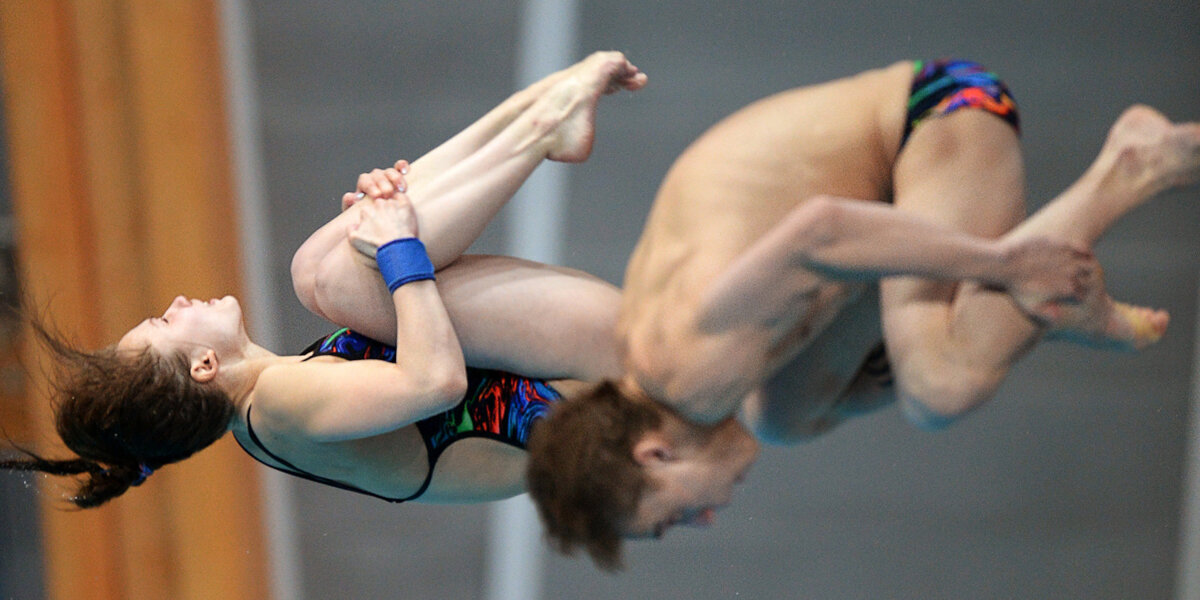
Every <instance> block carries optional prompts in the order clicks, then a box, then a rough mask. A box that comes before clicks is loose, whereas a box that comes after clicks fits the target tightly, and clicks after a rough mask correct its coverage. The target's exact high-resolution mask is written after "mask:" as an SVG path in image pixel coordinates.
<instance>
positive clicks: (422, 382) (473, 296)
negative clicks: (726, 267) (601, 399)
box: [118, 52, 646, 502]
mask: <svg viewBox="0 0 1200 600" xmlns="http://www.w3.org/2000/svg"><path fill="white" fill-rule="evenodd" d="M645 82H646V76H645V75H644V74H642V73H640V72H639V71H638V69H637V68H636V67H635V66H633V65H632V64H630V63H629V62H628V61H627V60H626V59H625V58H624V56H623V55H621V54H620V53H615V52H610V53H597V54H595V55H592V56H591V57H589V58H588V59H586V60H584V61H582V62H581V63H579V64H577V65H575V66H573V67H571V68H568V69H565V70H563V71H561V72H558V73H555V74H552V75H550V76H548V77H547V78H545V79H544V80H542V81H540V82H538V83H536V84H534V85H533V86H531V87H530V88H529V89H526V90H523V91H522V92H518V93H517V94H514V96H513V97H511V98H509V99H508V100H506V101H505V102H503V103H501V105H500V106H498V107H497V108H496V109H494V110H493V111H491V112H490V113H488V114H487V115H485V116H484V117H483V118H481V119H480V120H479V121H477V122H476V123H474V124H472V125H471V126H470V127H468V128H467V129H466V130H464V131H463V132H461V133H459V134H458V135H456V136H455V137H454V138H451V140H449V141H447V142H446V143H445V144H443V145H442V146H439V147H438V148H436V149H434V150H433V151H431V152H430V153H429V154H427V155H425V156H423V157H421V159H419V160H417V161H415V162H414V163H413V164H412V165H408V164H407V163H405V162H403V161H401V162H398V163H397V165H396V166H395V167H396V168H394V169H392V170H388V171H389V172H388V176H389V179H387V184H388V185H389V186H392V187H391V189H388V190H387V191H386V192H380V193H379V194H378V197H372V198H370V199H368V200H366V201H354V200H355V199H351V200H350V201H348V202H347V205H348V207H347V210H345V211H344V212H343V213H342V214H340V215H338V216H337V217H336V218H335V219H333V220H332V221H331V222H330V223H329V224H327V225H326V226H325V227H322V228H321V229H320V230H318V231H317V232H316V233H314V235H313V236H312V237H311V238H310V239H309V240H308V241H307V242H306V243H305V245H304V246H303V247H302V248H301V249H300V250H299V251H298V252H297V254H296V257H295V259H294V261H293V273H294V274H296V275H297V277H296V281H295V282H296V287H297V292H298V293H299V294H300V296H301V299H302V301H304V302H305V303H306V305H307V306H309V307H310V308H312V309H314V311H315V312H317V313H318V314H322V315H324V316H327V317H329V318H337V319H338V321H339V322H340V324H342V325H345V326H350V327H352V328H355V329H358V330H360V331H362V332H364V333H368V334H369V335H371V336H372V337H375V338H376V339H380V340H381V341H394V340H397V339H401V340H404V343H403V344H400V345H399V346H398V348H397V361H396V362H395V363H387V362H382V361H373V360H362V361H346V360H343V359H340V358H337V357H332V356H322V357H317V358H314V359H312V360H308V361H303V360H302V359H303V358H304V357H302V356H296V355H279V354H275V353H273V352H271V351H268V350H266V349H265V348H263V347H261V346H259V345H257V344H255V343H254V342H253V341H252V340H251V339H250V338H249V337H248V336H247V335H246V332H245V328H244V326H243V323H242V314H241V308H240V306H239V305H238V303H237V301H236V300H234V299H233V298H231V297H227V298H224V299H221V300H219V301H207V302H201V301H199V300H189V299H187V298H183V297H180V298H177V299H175V301H173V302H172V304H171V305H170V306H169V307H168V308H167V310H166V311H165V312H164V313H163V315H162V316H161V317H157V318H152V319H148V320H146V321H144V322H142V323H141V324H139V325H138V326H137V327H135V328H134V329H133V330H131V331H130V332H129V333H128V334H126V335H125V336H124V337H123V338H122V340H121V341H120V342H119V344H118V348H119V349H120V350H123V351H130V352H137V351H141V350H143V349H145V348H146V347H151V348H153V349H154V350H155V351H158V352H162V353H173V352H181V353H183V354H184V355H185V356H187V357H188V359H189V363H190V365H191V367H190V369H191V376H192V377H193V378H194V379H195V380H196V381H198V382H200V383H202V384H204V385H215V386H218V387H220V388H221V389H222V390H224V391H225V392H227V393H228V394H229V395H230V397H231V398H232V401H233V403H234V405H235V409H236V411H235V412H236V414H235V417H234V419H233V421H232V423H231V425H230V429H231V431H232V432H233V434H234V436H235V437H237V438H238V440H239V441H240V442H241V443H242V444H243V446H245V447H247V448H250V452H252V453H253V454H254V456H255V457H256V458H258V459H260V460H262V461H264V462H267V463H268V464H276V463H275V461H274V460H273V459H272V458H271V457H269V456H266V455H265V454H264V453H262V452H260V451H259V450H258V449H257V448H255V447H254V445H253V443H252V442H251V441H250V439H249V434H248V429H247V421H248V419H249V418H251V417H248V415H252V419H253V421H252V422H253V427H254V432H255V434H256V435H257V436H258V437H259V438H260V439H261V440H262V442H263V443H264V444H265V445H266V446H267V447H269V448H270V449H271V450H272V452H274V453H275V454H277V455H279V456H282V457H285V458H286V460H288V461H289V462H291V463H293V464H294V465H295V466H297V467H299V468H300V469H303V470H305V471H308V472H309V473H312V474H315V475H318V476H324V477H329V478H333V479H336V480H339V481H342V482H345V483H348V484H351V485H354V486H356V487H358V488H361V489H364V490H367V491H370V492H373V493H375V494H379V495H382V496H387V497H406V496H409V495H411V494H412V493H413V492H414V491H416V490H417V489H418V488H419V487H420V485H421V483H422V482H423V480H424V478H425V476H426V473H427V471H428V463H427V459H426V456H425V445H424V442H423V440H422V439H421V436H420V434H419V432H418V431H417V430H416V427H415V426H413V423H414V422H415V421H417V420H420V419H423V418H425V417H428V416H430V415H433V414H436V413H439V412H443V411H445V410H448V409H450V408H452V407H453V406H455V405H456V404H457V403H458V402H459V401H460V400H461V399H462V397H463V395H464V394H465V392H466V376H465V366H466V364H467V363H466V362H465V360H464V355H465V357H466V360H469V361H470V364H472V365H473V366H478V367H485V368H501V369H505V370H509V371H512V372H517V373H522V374H524V375H526V376H535V377H539V378H547V379H553V380H554V381H552V382H551V385H552V386H553V387H554V388H555V389H557V390H558V391H559V392H560V393H571V392H573V391H574V390H575V389H577V388H578V387H579V386H580V385H581V384H580V383H579V382H578V381H577V380H576V378H579V377H592V378H598V377H602V376H604V374H605V373H606V372H611V371H615V365H616V364H617V360H616V355H615V346H614V345H613V344H612V343H611V333H610V332H611V330H612V323H613V322H614V321H615V315H616V305H617V301H616V300H617V292H616V290H615V288H613V287H612V286H610V285H608V284H606V283H604V282H602V281H600V280H598V279H596V278H594V277H591V276H588V275H585V274H582V273H579V272H576V271H571V270H568V269H560V268H555V267H548V266H545V265H538V264H536V263H531V262H528V261H520V260H516V259H510V258H506V257H460V256H459V254H460V253H461V252H462V251H463V250H465V248H466V247H467V246H469V245H470V243H471V242H472V241H473V240H474V237H475V236H477V235H478V233H479V232H480V231H481V230H482V228H483V226H484V225H486V223H487V221H488V220H489V219H490V218H491V216H492V215H494V214H495V212H496V211H497V210H499V208H500V207H501V206H502V205H503V203H504V202H506V201H507V200H508V198H509V197H511V195H512V193H513V192H515V190H516V189H517V188H518V187H519V186H520V183H521V182H522V181H523V180H524V178H526V177H528V175H529V173H531V172H532V170H533V169H534V168H536V166H537V165H538V164H540V163H541V162H542V161H543V160H545V159H547V158H549V159H553V160H563V161H581V160H584V159H586V158H587V155H588V154H589V153H590V151H591V146H592V141H593V133H592V132H593V131H594V119H595V109H596V103H597V102H598V100H599V98H600V97H601V96H603V95H604V94H607V93H614V92H616V91H618V90H637V89H640V88H641V87H642V86H643V85H645ZM401 169H404V170H406V171H407V173H400V170H401ZM405 177H407V180H406V179H405ZM369 180H370V178H369V176H365V178H364V179H362V180H361V181H360V183H362V184H364V186H365V183H366V182H368V181H369ZM400 188H403V189H404V190H405V191H406V192H407V193H404V192H401V191H400ZM364 191H366V190H364ZM418 223H419V225H418ZM401 237H419V238H421V239H422V240H423V241H424V242H425V244H426V246H427V249H428V252H429V255H430V257H431V259H432V260H433V262H434V264H435V265H436V266H438V267H439V271H438V274H437V277H438V280H437V281H436V282H434V281H417V282H413V283H409V284H406V285H403V286H401V287H399V288H397V289H396V290H395V292H391V293H389V292H388V291H387V289H386V287H384V286H383V284H382V281H381V279H380V277H379V274H378V272H377V271H376V270H374V269H373V259H372V258H371V257H372V256H373V255H374V249H375V248H377V247H378V246H379V245H381V244H383V243H385V242H387V241H390V240H393V239H396V238H401ZM364 267H365V268H364ZM324 272H351V273H353V274H355V275H356V276H359V278H357V279H355V278H351V279H349V280H347V279H345V278H342V279H339V280H336V281H324V283H323V284H322V285H317V280H318V276H319V275H321V274H322V273H324ZM330 298H338V299H346V298H350V299H353V300H355V301H362V303H363V304H362V305H353V304H350V305H346V304H338V305H329V304H328V301H329V299H330ZM570 299H575V300H574V301H569V300H570ZM539 309H540V310H542V312H541V314H540V316H541V319H542V320H541V321H540V322H541V327H542V329H538V328H537V327H534V328H529V327H526V328H524V329H523V330H521V331H520V333H517V334H515V335H514V334H512V333H511V332H512V331H517V330H518V329H519V328H517V327H516V321H515V319H517V318H518V311H525V310H539ZM338 311H343V312H345V313H347V314H348V315H349V318H346V319H340V318H338V317H339V313H338ZM524 314H525V313H523V312H521V313H520V317H521V318H522V319H523V317H524ZM364 315H369V316H370V320H369V322H362V321H363V318H362V317H363V316H364ZM522 322H524V321H522ZM458 324H461V325H462V327H461V329H460V331H459V332H458V334H457V335H456V332H455V325H458ZM566 328H575V330H576V331H577V332H579V336H578V337H573V338H571V339H566V338H564V337H561V336H555V337H553V338H551V337H550V333H551V332H557V331H562V330H566ZM501 335H503V336H504V342H503V343H504V344H505V348H506V349H507V348H511V347H512V346H508V344H520V343H525V344H528V347H529V348H530V351H529V352H526V353H523V354H522V355H521V356H517V357H509V356H507V354H511V353H508V352H501V351H500V348H501V344H500V342H499V341H498V340H497V338H498V337H499V336H501ZM542 336H546V337H547V339H551V340H552V342H553V343H549V344H542V343H541V342H542V341H543V340H542ZM460 339H461V340H462V341H461V342H460ZM534 342H538V343H534ZM568 347H570V348H572V349H573V353H572V352H566V351H565V348H568ZM524 367H528V369H525V370H523V368H524ZM251 410H252V412H251ZM525 458H526V453H525V452H524V451H523V450H520V449H517V448H513V447H510V446H507V445H505V444H502V443H498V442H494V441H491V440H486V439H482V438H477V439H466V440H462V441H459V442H457V443H455V444H453V445H452V446H450V447H449V448H447V449H446V451H445V452H444V453H443V454H442V455H441V457H440V458H439V461H438V465H437V469H436V471H435V473H434V478H433V481H432V483H431V485H430V487H429V489H428V490H427V491H426V492H425V494H424V495H422V496H421V498H420V501H424V502H475V501H487V500H495V499H501V498H505V497H509V496H512V495H515V494H518V493H521V492H522V491H523V490H524V481H523V474H524V468H525Z"/></svg>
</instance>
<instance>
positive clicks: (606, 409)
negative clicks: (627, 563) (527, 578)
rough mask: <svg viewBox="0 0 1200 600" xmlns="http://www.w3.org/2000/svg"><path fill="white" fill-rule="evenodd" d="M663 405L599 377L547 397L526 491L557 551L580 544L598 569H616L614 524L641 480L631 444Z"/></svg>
mask: <svg viewBox="0 0 1200 600" xmlns="http://www.w3.org/2000/svg"><path fill="white" fill-rule="evenodd" d="M665 410H666V409H665V408H662V407H659V406H658V405H656V404H655V403H653V402H651V401H649V400H646V399H640V398H630V397H627V396H625V395H623V394H622V393H621V391H620V389H619V388H618V387H617V385H616V384H614V383H612V382H602V383H600V384H597V385H596V386H594V387H592V388H589V389H588V390H586V391H584V392H583V393H581V394H580V395H578V396H574V397H571V398H567V399H564V400H563V401H561V402H558V403H557V404H555V406H554V408H552V409H551V411H550V414H549V415H548V416H547V417H546V419H545V420H543V421H542V422H541V423H539V424H538V426H537V427H536V428H535V429H534V430H533V432H532V434H531V435H530V439H529V464H528V467H527V472H526V477H527V480H528V481H527V483H528V486H529V495H530V497H532V499H533V501H534V503H535V504H536V505H537V508H538V513H539V514H540V515H541V518H542V523H543V524H544V525H545V526H546V534H547V535H548V536H549V538H550V542H551V543H552V545H553V546H554V547H555V548H556V549H557V550H558V551H559V552H562V553H563V554H568V555H569V554H572V553H574V551H575V549H576V548H577V547H579V546H582V547H584V548H585V549H586V550H587V552H588V554H589V555H590V556H591V557H592V560H593V561H595V563H596V564H597V565H598V566H599V567H601V568H602V569H605V570H608V571H613V570H616V569H619V568H621V531H620V528H621V525H622V524H623V523H625V522H626V521H627V520H628V519H630V518H631V517H632V516H633V514H634V513H635V512H636V511H637V506H638V502H639V501H640V500H641V496H642V492H643V491H644V490H645V489H646V488H647V486H648V485H649V481H648V478H647V476H646V473H645V471H644V470H643V468H642V466H641V465H640V464H638V462H637V461H636V460H635V459H634V456H633V444H634V442H636V441H637V440H638V439H639V438H640V437H641V436H642V434H643V433H645V432H646V431H649V430H652V429H655V428H657V427H659V426H660V425H661V424H662V423H663V416H664V412H665Z"/></svg>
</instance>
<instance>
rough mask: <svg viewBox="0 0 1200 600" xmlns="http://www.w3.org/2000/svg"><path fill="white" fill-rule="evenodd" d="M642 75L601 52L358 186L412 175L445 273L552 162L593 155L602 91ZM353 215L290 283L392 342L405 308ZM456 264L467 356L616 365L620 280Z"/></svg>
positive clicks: (448, 283)
mask: <svg viewBox="0 0 1200 600" xmlns="http://www.w3.org/2000/svg"><path fill="white" fill-rule="evenodd" d="M645 83H646V76H645V75H644V74H642V73H640V72H639V71H638V70H637V67H635V66H633V65H632V64H630V63H629V62H628V61H627V60H626V59H625V57H624V56H623V55H621V54H620V53H617V52H608V53H597V54H594V55H592V56H591V57H589V58H588V59H586V60H585V61H583V62H581V63H579V64H577V65H575V66H573V67H571V68H569V69H566V70H564V71H561V72H559V73H557V74H555V75H551V76H550V77H547V78H546V79H545V80H543V81H542V82H539V83H538V84H535V85H534V86H532V87H531V88H529V89H528V90H525V92H522V93H519V94H517V95H516V96H514V97H513V98H510V99H509V100H508V101H506V102H505V103H503V104H502V105H501V106H500V107H498V108H497V109H496V110H494V111H492V112H491V113H489V114H488V115H487V116H485V117H484V118H483V119H481V120H480V121H479V122H478V123H476V124H475V125H472V126H471V127H470V128H468V131H466V132H464V133H463V134H460V136H461V137H460V136H456V137H455V138H454V139H452V140H451V141H450V142H447V143H446V144H444V145H443V146H440V147H439V148H438V149H437V150H435V151H434V153H431V154H433V156H430V155H427V156H426V157H422V158H421V160H418V161H417V162H415V163H413V165H412V166H411V167H410V169H409V172H408V173H407V174H406V175H404V176H402V175H401V174H400V173H399V171H398V170H396V169H392V170H376V171H373V172H372V173H368V174H364V175H363V176H361V177H360V179H359V182H358V189H359V191H361V192H367V193H369V195H372V196H375V195H378V196H388V195H390V194H393V193H395V192H396V191H397V190H398V189H400V186H401V185H403V183H404V182H403V180H404V179H407V180H408V181H407V188H408V194H409V195H410V196H411V198H412V200H413V204H414V206H415V207H416V210H417V213H418V216H419V219H420V224H421V231H422V239H423V240H424V241H425V242H426V244H427V247H428V249H429V254H430V257H431V259H432V260H433V262H434V265H435V266H436V267H438V268H439V269H442V268H443V267H445V266H447V265H449V264H451V263H453V262H454V261H455V260H457V259H458V258H459V255H460V253H461V252H463V251H464V250H465V249H466V248H467V247H468V246H469V245H470V244H471V243H472V242H473V241H474V240H475V238H476V237H477V236H478V235H479V233H481V232H482V230H483V228H484V227H485V226H486V225H487V223H488V221H490V220H491V218H492V217H493V216H494V215H495V214H496V212H497V211H498V210H499V209H500V207H501V206H503V204H504V203H505V202H507V200H508V199H509V198H510V197H511V196H512V194H513V193H515V192H516V189H517V188H518V187H519V186H520V184H521V183H523V182H524V180H525V178H527V177H528V176H529V174H530V173H531V172H532V170H533V169H534V168H535V167H536V166H537V165H538V164H540V163H541V161H542V160H543V159H545V158H551V159H555V158H559V159H564V160H579V159H582V158H584V157H586V153H587V151H590V148H591V140H592V135H593V129H592V121H593V119H594V111H595V103H596V101H597V100H598V98H599V97H600V96H601V95H602V94H604V93H609V92H613V91H616V90H618V89H629V90H636V89H639V88H641V87H642V86H643V85H645ZM514 113H515V114H514ZM496 130H499V132H498V133H497V132H496ZM451 159H454V160H451ZM347 200H351V201H353V200H354V198H353V195H351V197H350V198H347ZM350 203H351V204H353V202H350ZM355 212H356V208H355V207H353V206H352V207H351V208H350V209H348V210H347V211H345V212H344V213H342V215H340V216H338V217H337V218H335V219H334V220H333V221H331V222H330V223H328V224H326V225H325V226H324V227H322V228H320V229H319V230H317V232H315V233H314V234H313V235H312V236H311V237H310V238H309V240H308V241H306V242H305V244H304V245H303V246H301V248H300V250H298V251H297V252H296V255H295V256H294V257H293V260H292V282H293V286H294V288H295V290H296V294H297V296H298V297H299V298H300V301H301V303H302V304H304V306H305V307H306V308H308V309H309V310H310V311H312V312H313V313H315V314H318V315H320V316H322V317H324V318H325V319H327V320H329V321H331V322H333V323H337V324H339V325H343V326H347V327H350V328H352V329H355V330H358V331H360V332H362V333H364V334H366V335H369V336H371V337H375V338H377V339H379V340H380V341H385V342H394V341H395V340H396V338H395V337H394V335H395V332H396V330H395V328H394V319H395V316H396V314H397V313H396V312H395V311H394V310H393V309H392V305H391V302H390V298H388V295H387V293H386V290H385V289H384V288H383V287H382V285H381V284H380V283H379V279H378V276H377V275H376V274H375V273H374V272H373V270H372V269H371V261H370V260H369V259H366V258H365V257H363V256H360V255H358V254H357V253H355V252H354V250H353V248H352V247H351V246H350V245H349V244H347V243H346V231H347V229H348V227H349V226H350V224H351V223H353V222H354V221H355V220H356V219H357V217H356V216H355ZM459 263H466V264H464V265H463V266H462V268H460V269H457V270H456V269H455V268H451V269H446V270H444V271H442V272H441V274H440V275H439V277H440V280H441V281H440V284H441V286H442V288H443V289H442V294H443V300H444V301H445V302H446V306H447V308H448V309H449V311H450V315H451V318H452V320H453V321H454V325H455V327H456V328H457V330H458V332H459V336H460V339H461V340H462V343H463V348H464V350H465V352H466V355H467V359H468V361H469V362H470V364H472V365H474V366H480V367H493V368H502V369H506V370H511V371H515V372H519V373H522V374H524V375H530V376H537V377H547V378H558V377H571V378H587V379H592V378H595V377H597V376H599V375H597V374H601V373H610V372H611V371H612V370H613V369H614V365H615V364H616V359H615V358H613V357H614V355H615V350H614V346H613V344H612V343H611V324H612V322H613V321H614V319H615V314H616V306H617V296H618V294H617V291H616V289H615V288H613V287H612V286H611V285H608V284H606V283H604V282H602V281H599V280H597V279H596V278H594V277H590V276H587V275H585V274H583V273H579V272H577V271H571V270H568V269H559V268H555V267H546V266H544V265H537V264H535V263H530V262H527V261H519V260H515V259H504V258H500V257H488V258H473V259H470V260H464V261H459ZM455 266H456V267H457V266H458V264H457V263H456V264H455ZM475 277H478V278H479V280H478V282H473V281H472V280H471V278H475ZM400 339H401V340H403V339H404V338H400ZM401 345H403V344H401ZM573 349H574V351H572V350H573Z"/></svg>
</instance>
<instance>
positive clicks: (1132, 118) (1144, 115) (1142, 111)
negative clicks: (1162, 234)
mask: <svg viewBox="0 0 1200 600" xmlns="http://www.w3.org/2000/svg"><path fill="white" fill-rule="evenodd" d="M1106 154H1107V155H1109V156H1111V157H1113V158H1112V160H1114V161H1115V164H1116V165H1117V168H1118V169H1121V170H1122V171H1123V173H1124V174H1126V175H1130V176H1132V177H1133V178H1134V179H1135V180H1137V181H1140V182H1142V183H1143V184H1145V185H1146V186H1147V187H1146V188H1145V190H1146V192H1147V197H1148V196H1152V195H1154V194H1156V193H1158V192H1161V191H1165V190H1167V189H1170V188H1174V187H1179V186H1184V185H1189V184H1192V183H1196V182H1197V181H1200V123H1178V124H1176V123H1172V122H1171V121H1170V120H1168V119H1167V118H1166V117H1165V116H1163V114H1162V113H1160V112H1158V111H1157V110H1154V109H1153V108H1150V107H1149V106H1143V105H1136V106H1132V107H1130V108H1128V109H1126V110H1125V112H1123V113H1121V116H1120V118H1118V119H1117V122H1116V123H1114V124H1113V126H1112V129H1110V130H1109V133H1108V137H1107V139H1106V140H1105V142H1104V148H1103V150H1101V155H1106Z"/></svg>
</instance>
